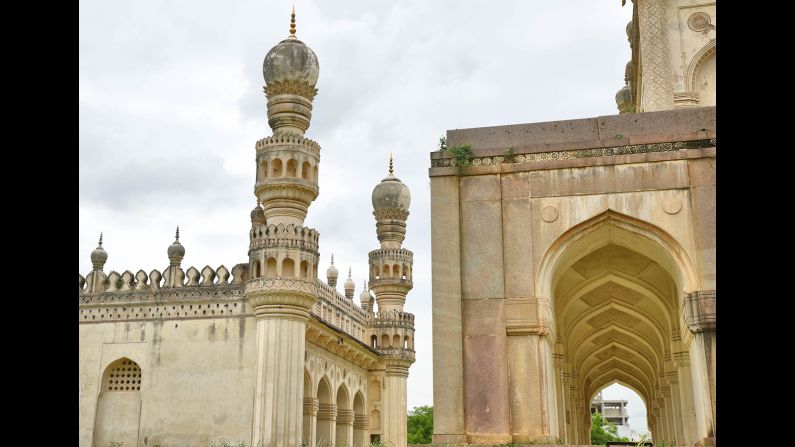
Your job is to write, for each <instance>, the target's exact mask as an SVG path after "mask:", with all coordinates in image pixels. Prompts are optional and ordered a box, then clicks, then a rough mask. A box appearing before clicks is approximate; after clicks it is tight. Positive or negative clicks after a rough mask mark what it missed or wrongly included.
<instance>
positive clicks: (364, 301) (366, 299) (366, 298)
mask: <svg viewBox="0 0 795 447" xmlns="http://www.w3.org/2000/svg"><path fill="white" fill-rule="evenodd" d="M371 298H372V296H371V295H370V291H369V290H367V281H365V282H364V288H362V293H360V294H359V302H360V303H361V305H362V307H365V306H366V305H368V304H369V303H370V299H371Z"/></svg>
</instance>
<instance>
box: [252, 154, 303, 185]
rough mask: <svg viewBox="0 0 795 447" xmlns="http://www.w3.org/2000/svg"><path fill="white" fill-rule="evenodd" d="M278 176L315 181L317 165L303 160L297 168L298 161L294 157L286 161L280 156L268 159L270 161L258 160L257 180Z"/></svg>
mask: <svg viewBox="0 0 795 447" xmlns="http://www.w3.org/2000/svg"><path fill="white" fill-rule="evenodd" d="M279 177H288V178H301V179H304V180H308V181H313V182H317V179H318V173H317V165H314V166H313V165H312V163H310V162H308V161H305V162H303V163H301V164H300V170H299V161H298V160H296V159H294V158H290V159H288V160H287V161H283V160H282V159H281V158H274V159H272V160H270V163H268V160H262V161H260V163H259V167H258V168H257V181H259V180H263V179H266V178H279Z"/></svg>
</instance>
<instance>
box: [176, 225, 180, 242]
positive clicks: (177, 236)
mask: <svg viewBox="0 0 795 447" xmlns="http://www.w3.org/2000/svg"><path fill="white" fill-rule="evenodd" d="M176 238H177V241H179V225H177V235H176Z"/></svg>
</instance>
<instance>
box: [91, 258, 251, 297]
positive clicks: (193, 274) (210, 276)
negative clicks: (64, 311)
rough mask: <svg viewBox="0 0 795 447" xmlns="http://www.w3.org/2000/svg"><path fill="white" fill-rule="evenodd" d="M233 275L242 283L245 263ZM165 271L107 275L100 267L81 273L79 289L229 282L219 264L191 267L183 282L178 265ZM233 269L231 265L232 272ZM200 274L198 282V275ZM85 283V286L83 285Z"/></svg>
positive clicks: (121, 289)
mask: <svg viewBox="0 0 795 447" xmlns="http://www.w3.org/2000/svg"><path fill="white" fill-rule="evenodd" d="M235 267H236V268H237V275H236V278H235V279H234V280H233V281H232V284H242V283H243V281H244V279H243V278H240V275H243V274H245V272H246V269H247V265H246V264H238V265H237V266H235ZM165 272H166V274H165V275H161V273H160V271H158V270H152V271H151V272H150V273H149V274H148V275H147V274H146V272H145V271H143V270H138V272H137V273H136V274H135V275H133V274H132V272H131V271H129V270H125V272H124V273H122V274H121V275H119V273H117V272H111V273H110V275H109V276H107V277H106V276H105V274H104V273H103V272H102V271H101V270H97V271H93V272H91V273H89V274H88V275H87V276H86V279H85V280H84V279H83V276H82V275H81V276H80V281H81V282H80V284H81V290H80V293H84V294H95V293H126V292H130V291H150V290H159V289H161V288H166V289H170V288H181V287H213V286H225V285H229V284H230V283H229V281H228V279H229V270H227V268H226V267H224V266H223V265H221V266H220V267H218V268H217V269H215V270H213V269H212V268H211V267H210V266H205V267H204V269H202V271H201V273H199V271H198V270H197V269H196V268H195V267H190V268H189V269H188V272H187V277H188V281H187V282H185V276H186V275H185V273H183V271H182V269H181V268H179V267H174V266H170V267H168V268H166V270H165ZM234 272H235V270H234V269H233V273H234ZM171 275H176V278H175V280H174V281H173V282H172V281H171V280H170V276H171ZM200 278H201V282H199V279H200ZM84 284H85V288H83V285H84Z"/></svg>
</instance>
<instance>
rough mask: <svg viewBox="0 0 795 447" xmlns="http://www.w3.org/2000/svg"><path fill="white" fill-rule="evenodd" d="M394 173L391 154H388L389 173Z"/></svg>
mask: <svg viewBox="0 0 795 447" xmlns="http://www.w3.org/2000/svg"><path fill="white" fill-rule="evenodd" d="M393 172H394V171H393V169H392V152H390V153H389V173H390V174H392V173H393Z"/></svg>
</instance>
